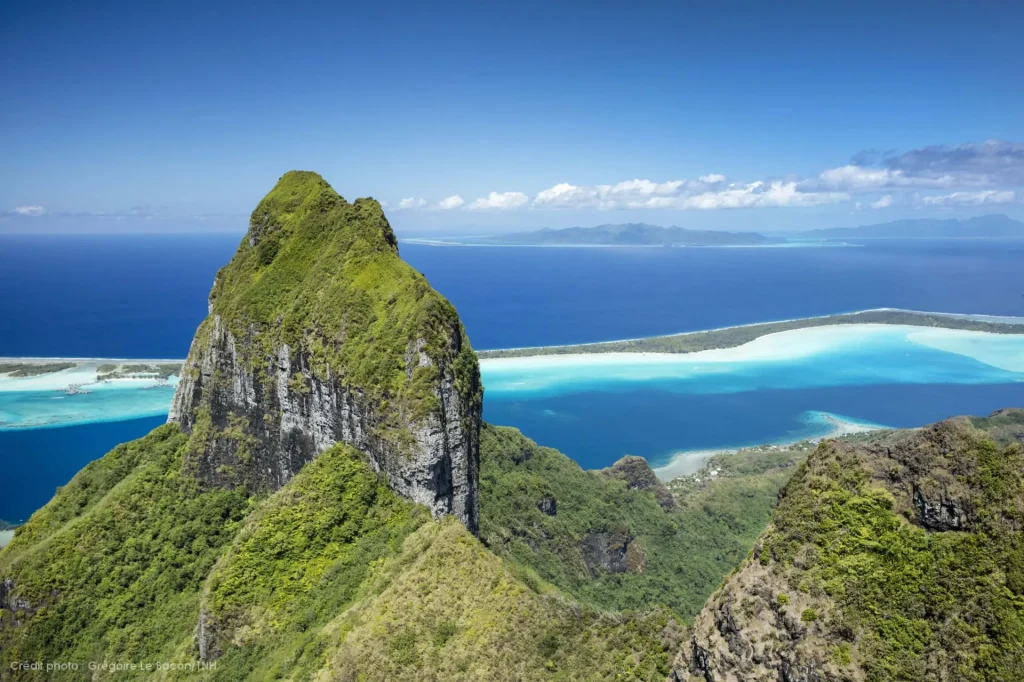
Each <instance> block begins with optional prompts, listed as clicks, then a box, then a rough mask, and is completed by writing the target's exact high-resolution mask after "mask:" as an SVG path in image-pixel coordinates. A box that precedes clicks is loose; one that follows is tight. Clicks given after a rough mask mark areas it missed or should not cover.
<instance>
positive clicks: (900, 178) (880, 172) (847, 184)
mask: <svg viewBox="0 0 1024 682" xmlns="http://www.w3.org/2000/svg"><path fill="white" fill-rule="evenodd" d="M955 184H956V179H955V178H954V177H953V176H951V175H942V176H938V177H915V176H911V175H907V174H906V173H905V172H904V171H902V170H893V169H890V168H867V167H864V166H857V165H853V164H851V165H847V166H840V167H839V168H830V169H828V170H826V171H822V172H821V173H820V174H819V175H818V178H817V180H816V181H815V180H811V181H809V182H808V183H807V185H808V187H815V188H818V187H820V188H829V189H834V190H842V191H845V192H872V191H877V190H880V189H893V188H895V189H907V188H918V189H943V188H948V187H952V186H953V185H955Z"/></svg>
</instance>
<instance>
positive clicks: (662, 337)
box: [477, 308, 1024, 360]
mask: <svg viewBox="0 0 1024 682" xmlns="http://www.w3.org/2000/svg"><path fill="white" fill-rule="evenodd" d="M870 318H877V319H870ZM829 321H831V322H832V324H829ZM937 321H938V322H939V324H936V322H937ZM941 322H946V323H947V324H941ZM869 324H889V325H906V326H913V327H920V328H922V329H927V328H936V327H938V328H945V329H963V330H967V331H970V330H976V331H993V332H994V333H999V334H1024V317H1012V316H1002V315H986V314H980V313H945V312H929V311H921V310H907V309H904V308H868V309H866V310H856V311H851V312H845V313H833V314H829V315H813V316H810V317H794V318H788V319H783V320H770V321H766V322H749V323H745V324H737V325H729V326H725V327H715V328H712V329H698V330H694V331H687V332H675V333H672V334H659V335H656V336H641V337H634V338H626V339H615V340H612V341H591V342H585V343H572V344H561V345H553V346H520V347H515V348H494V349H486V350H478V351H477V355H478V356H479V357H480V359H482V360H483V359H493V358H500V357H531V356H537V355H578V354H586V353H588V352H592V353H608V352H616V351H620V352H624V353H642V352H664V353H691V352H698V351H701V350H712V349H718V348H731V347H735V346H739V345H743V343H749V342H750V341H753V340H755V339H758V338H761V337H763V336H768V335H770V334H774V333H778V332H780V331H794V330H797V329H806V328H811V327H821V326H833V325H869ZM742 332H748V333H746V334H743V336H742V337H741V338H739V339H736V340H737V341H738V342H736V343H732V342H730V340H729V339H722V341H724V342H725V343H723V344H717V343H716V342H715V341H716V340H713V339H710V338H709V337H712V336H721V335H727V334H730V333H742ZM751 332H752V333H751ZM688 340H693V341H697V340H700V341H703V342H704V343H699V342H698V343H695V344H693V347H692V348H687V349H685V350H683V349H679V350H658V346H664V345H669V347H671V346H670V344H672V342H673V341H688Z"/></svg>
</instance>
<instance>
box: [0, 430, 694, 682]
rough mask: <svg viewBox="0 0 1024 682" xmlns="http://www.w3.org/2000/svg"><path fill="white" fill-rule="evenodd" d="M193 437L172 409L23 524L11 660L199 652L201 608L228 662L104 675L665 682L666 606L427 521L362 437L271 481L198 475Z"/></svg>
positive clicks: (1, 646)
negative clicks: (591, 597)
mask: <svg viewBox="0 0 1024 682" xmlns="http://www.w3.org/2000/svg"><path fill="white" fill-rule="evenodd" d="M187 448H188V442H187V439H186V438H185V437H184V436H183V435H182V434H181V433H180V432H178V430H177V427H176V426H174V425H168V426H163V427H161V428H159V429H157V430H156V431H154V432H153V433H151V434H150V435H149V436H146V437H145V438H143V439H141V440H139V441H135V442H133V443H129V444H127V445H123V446H119V447H118V448H116V449H115V450H113V451H112V452H111V453H109V454H108V455H106V456H105V457H104V458H102V459H100V460H97V461H96V462H94V463H92V464H90V465H89V466H87V467H86V468H85V469H84V470H83V471H81V472H80V473H79V474H78V475H77V476H76V477H75V478H74V480H73V481H72V482H71V483H70V484H69V485H67V486H66V487H65V488H64V489H62V490H61V491H60V492H59V493H58V495H57V496H56V497H55V498H54V500H53V501H52V502H51V503H50V504H49V505H47V506H46V507H45V508H43V509H42V510H40V512H38V513H37V514H36V515H34V516H33V518H32V519H31V520H30V521H29V522H28V523H27V524H26V525H25V526H24V527H22V528H21V529H19V531H18V535H17V537H16V539H15V540H14V542H13V544H12V545H11V546H10V547H9V548H7V549H6V550H4V551H3V553H2V554H0V575H2V576H4V577H5V578H8V579H12V580H13V582H14V585H13V586H12V587H11V589H12V590H13V593H14V595H15V596H16V599H17V602H16V603H13V604H11V603H8V607H7V608H5V609H3V610H0V665H2V666H3V669H4V670H5V671H8V670H9V669H10V664H11V663H13V662H17V661H24V660H29V661H34V660H44V661H45V660H66V661H81V662H83V663H84V662H87V661H137V662H147V661H148V662H161V661H163V662H173V663H188V662H190V661H194V660H195V659H196V658H197V656H198V650H197V649H198V643H197V638H196V632H197V624H198V623H199V622H200V612H201V604H202V605H203V607H202V608H204V609H208V613H207V615H206V617H205V618H204V619H203V622H204V629H205V630H206V632H205V636H206V637H207V638H209V639H210V640H211V642H212V643H211V644H210V646H211V647H215V648H216V649H217V651H218V653H219V654H220V655H219V656H218V657H217V658H216V659H215V661H216V667H215V669H213V670H205V671H199V672H188V671H186V672H183V671H180V670H166V671H159V670H158V671H136V672H131V671H118V672H107V673H103V674H99V675H98V677H97V679H178V678H181V679H211V680H272V679H294V680H305V679H313V678H314V677H316V676H318V675H320V676H322V677H319V678H318V679H338V680H348V679H353V680H354V679H358V680H389V679H410V678H412V677H416V678H417V679H443V680H449V679H451V680H477V679H491V680H531V679H539V680H540V679H543V680H548V679H555V680H590V679H617V676H621V679H644V680H655V679H662V678H663V677H664V676H665V675H666V674H667V673H668V671H669V669H670V663H671V660H672V656H673V655H674V651H675V650H676V649H677V648H678V646H679V644H680V642H681V641H682V640H683V637H684V633H683V630H682V627H681V624H680V623H679V622H678V620H677V619H675V618H674V617H673V616H672V615H671V614H669V613H667V612H664V611H658V610H656V609H654V610H651V611H650V612H649V613H646V614H634V615H630V614H614V613H605V612H602V611H599V610H597V609H594V608H592V607H588V606H581V605H579V604H575V603H573V602H571V601H569V600H567V599H566V598H565V597H564V596H562V595H561V594H560V593H559V592H558V591H557V590H556V589H554V588H553V587H551V586H549V585H547V584H546V583H545V582H544V581H543V580H540V579H539V578H537V577H536V576H535V575H533V574H532V573H531V572H530V571H528V570H525V569H523V568H517V567H515V566H514V565H512V564H510V563H508V562H507V561H505V560H503V559H501V558H499V557H498V556H495V555H494V554H493V553H491V552H489V551H488V550H487V549H486V548H485V547H484V546H483V545H482V544H481V543H480V541H479V540H477V539H476V538H474V537H473V536H472V535H471V534H470V533H469V532H468V531H466V530H465V528H464V527H463V526H462V525H461V524H460V523H458V522H457V521H454V520H449V521H446V522H444V523H440V524H439V523H435V522H433V521H430V516H429V513H428V512H427V511H426V509H424V508H422V507H419V506H417V505H414V504H412V503H410V502H407V501H405V500H403V499H401V498H399V497H398V496H397V495H396V494H395V493H393V492H392V491H391V490H390V489H389V488H388V487H387V486H386V485H384V483H383V482H382V480H381V479H380V478H379V477H378V475H377V474H375V473H374V472H373V471H372V470H371V469H370V467H369V465H368V463H367V461H366V458H365V457H364V456H363V455H362V454H360V453H359V452H357V451H355V450H353V449H351V448H348V447H345V446H340V445H339V446H335V447H334V448H332V449H331V450H328V451H327V452H325V453H324V454H323V455H321V456H320V457H319V458H318V459H316V460H315V461H314V462H312V463H311V464H309V465H308V466H307V467H306V468H304V469H303V470H302V471H301V472H300V473H299V474H298V475H297V476H296V477H295V478H294V479H293V480H292V481H291V482H289V483H288V484H287V485H286V486H285V487H283V488H282V489H281V490H280V491H278V492H276V493H274V494H272V495H270V496H265V497H256V496H248V495H246V493H245V492H244V491H243V490H240V489H238V490H233V491H219V490H208V491H202V490H199V489H198V487H197V486H196V484H195V481H194V480H193V479H191V478H190V477H189V476H188V474H187V473H183V468H182V464H183V462H184V454H185V450H186V449H187ZM5 674H6V673H5ZM9 676H10V677H11V678H12V679H19V680H20V679H25V680H34V679H68V680H77V679H82V677H81V674H80V673H78V674H76V673H73V672H67V673H53V674H45V673H38V672H35V671H23V672H20V673H19V672H11V673H9Z"/></svg>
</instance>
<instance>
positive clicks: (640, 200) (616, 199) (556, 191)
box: [533, 178, 708, 211]
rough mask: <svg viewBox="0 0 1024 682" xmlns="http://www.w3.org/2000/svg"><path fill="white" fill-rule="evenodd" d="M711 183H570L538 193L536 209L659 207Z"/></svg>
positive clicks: (640, 181) (670, 181)
mask: <svg viewBox="0 0 1024 682" xmlns="http://www.w3.org/2000/svg"><path fill="white" fill-rule="evenodd" d="M707 186H708V185H707V183H703V182H692V181H687V180H668V181H666V182H652V181H651V180H641V179H639V178H636V179H633V180H624V181H622V182H618V183H615V184H614V185H583V186H581V185H572V184H569V183H567V182H563V183H560V184H558V185H555V186H554V187H549V188H548V189H546V190H543V191H541V192H538V193H537V196H536V197H534V200H533V203H534V206H538V207H545V208H598V209H601V210H605V211H606V210H610V209H614V208H630V207H634V208H636V207H642V206H646V205H651V206H654V205H657V204H658V203H660V200H663V199H672V198H676V197H678V196H680V195H681V194H682V193H684V192H687V191H692V190H694V189H698V188H703V189H706V188H707Z"/></svg>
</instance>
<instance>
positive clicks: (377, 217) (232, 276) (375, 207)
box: [199, 172, 475, 412]
mask: <svg viewBox="0 0 1024 682" xmlns="http://www.w3.org/2000/svg"><path fill="white" fill-rule="evenodd" d="M339 225H343V226H345V227H344V229H338V226H339ZM396 250H397V240H396V239H395V235H394V233H393V232H392V230H391V227H390V225H389V224H388V221H387V219H386V218H385V216H384V212H383V210H382V209H381V206H380V204H379V203H378V202H376V201H374V200H373V199H356V200H355V201H354V202H352V203H349V202H347V201H345V199H343V198H342V197H341V196H339V195H338V193H337V192H335V191H334V189H333V188H331V186H330V185H329V184H327V183H326V182H325V181H324V180H323V178H321V177H320V176H319V175H317V174H316V173H309V172H291V173H288V174H286V175H284V176H283V177H282V178H281V180H280V181H279V182H278V184H277V185H276V186H275V187H274V189H273V190H272V191H271V192H270V193H268V194H267V195H266V197H264V199H263V200H262V201H261V202H260V203H259V205H258V206H257V207H256V210H255V211H253V214H252V220H251V226H250V229H249V236H248V237H247V238H246V239H245V240H243V241H242V244H241V245H240V246H239V248H238V252H237V253H236V254H235V256H234V258H232V260H231V262H230V263H229V264H228V265H226V266H225V267H224V268H222V269H221V270H220V272H218V273H217V279H216V282H215V284H214V287H213V290H212V292H211V293H210V302H211V305H212V311H213V314H215V315H218V316H220V317H221V319H222V320H223V321H224V322H225V323H226V324H227V325H228V326H229V328H230V329H231V330H232V331H233V333H235V335H236V336H237V337H238V338H245V339H247V340H248V341H250V342H251V343H252V344H253V347H252V348H249V349H244V350H245V352H246V354H247V355H248V356H249V357H250V358H251V359H252V361H253V362H254V363H260V362H262V361H263V360H264V358H265V357H267V356H270V355H273V354H274V353H275V352H276V350H277V349H278V348H280V346H281V345H282V344H285V343H287V344H288V345H289V346H290V347H291V348H293V349H296V348H301V349H303V350H304V351H306V352H308V353H309V354H310V356H311V357H310V365H311V366H310V369H311V371H312V373H313V374H314V376H318V377H320V378H326V377H327V376H328V374H333V375H335V376H337V375H340V376H341V377H342V379H343V381H344V382H345V383H346V384H348V385H353V386H359V387H361V388H363V389H364V390H365V391H366V392H367V393H368V394H369V395H370V397H372V398H375V399H379V398H382V397H383V396H384V395H385V394H386V395H387V396H388V397H389V399H390V400H391V401H393V402H397V403H398V404H399V405H401V406H404V407H408V408H410V409H411V410H412V411H413V412H422V411H424V410H428V409H430V408H431V407H432V402H433V401H432V395H431V388H432V385H431V382H432V380H433V379H435V378H436V376H435V375H436V373H437V371H438V370H437V367H436V365H430V366H427V365H424V366H420V367H417V368H416V370H415V372H414V373H413V376H412V377H411V380H410V378H409V377H408V376H407V373H406V364H407V363H406V360H405V358H406V355H407V354H408V353H409V344H410V343H412V342H413V341H415V340H417V339H422V340H423V341H424V342H425V350H426V352H427V353H428V355H430V356H431V357H435V358H437V357H443V356H444V355H445V351H444V350H442V349H446V348H447V347H448V346H450V345H451V343H452V340H451V339H450V338H448V335H449V333H450V330H451V329H453V328H457V329H459V330H460V332H461V325H459V324H458V316H457V314H456V312H455V309H454V308H453V307H452V305H451V304H450V303H449V302H448V301H447V300H445V299H444V297H443V296H441V295H440V294H438V293H437V292H436V291H434V289H432V288H431V286H430V284H429V283H428V282H427V280H426V279H425V278H424V277H423V275H421V274H420V273H418V272H416V270H414V269H413V268H411V267H409V266H408V265H407V264H406V263H405V262H403V261H402V260H401V259H399V258H397V257H396ZM205 324H206V325H209V324H210V320H209V319H208V320H207V322H206V323H205ZM253 328H255V329H257V330H258V334H256V335H255V336H254V335H252V334H251V330H252V329H253ZM205 331H206V330H205V329H202V328H201V329H200V331H199V335H202V334H203V333H204V332H205ZM462 341H463V343H461V344H460V345H461V348H463V349H465V350H466V351H467V352H462V353H459V354H458V358H457V362H458V363H460V364H462V365H468V364H472V363H475V358H473V357H471V356H472V353H470V352H468V351H469V348H470V347H469V343H468V342H465V339H464V338H463V339H462ZM461 369H462V370H463V372H462V373H463V374H467V373H470V372H469V367H463V368H461ZM465 383H471V382H469V381H467V382H465ZM460 388H463V387H462V386H460ZM465 388H466V389H467V390H468V389H469V388H470V387H469V386H466V387H465Z"/></svg>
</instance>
